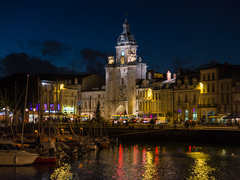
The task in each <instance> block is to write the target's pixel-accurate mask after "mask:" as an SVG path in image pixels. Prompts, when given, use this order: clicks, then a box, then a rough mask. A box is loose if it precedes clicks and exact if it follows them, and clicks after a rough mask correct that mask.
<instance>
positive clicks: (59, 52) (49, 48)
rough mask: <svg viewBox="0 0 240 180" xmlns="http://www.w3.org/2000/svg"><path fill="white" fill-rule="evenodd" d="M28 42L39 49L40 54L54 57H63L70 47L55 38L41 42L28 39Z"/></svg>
mask: <svg viewBox="0 0 240 180" xmlns="http://www.w3.org/2000/svg"><path fill="white" fill-rule="evenodd" d="M28 44H29V45H30V46H32V47H33V48H35V49H36V50H40V52H41V55H42V56H51V57H54V58H60V57H65V53H66V52H67V51H69V50H70V49H71V47H70V46H69V45H67V44H66V43H62V42H58V41H55V40H46V41H43V42H42V41H38V40H30V41H29V42H28Z"/></svg>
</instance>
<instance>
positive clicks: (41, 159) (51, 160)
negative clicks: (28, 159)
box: [33, 156, 57, 164]
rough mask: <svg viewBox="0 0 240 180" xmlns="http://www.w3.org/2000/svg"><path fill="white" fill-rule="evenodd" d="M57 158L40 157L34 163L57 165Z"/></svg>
mask: <svg viewBox="0 0 240 180" xmlns="http://www.w3.org/2000/svg"><path fill="white" fill-rule="evenodd" d="M56 162H57V158H56V157H46V156H38V157H37V158H36V159H35V161H34V162H33V163H34V164H45V163H46V164H49V163H56Z"/></svg>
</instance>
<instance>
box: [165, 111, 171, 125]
mask: <svg viewBox="0 0 240 180" xmlns="http://www.w3.org/2000/svg"><path fill="white" fill-rule="evenodd" d="M172 116H173V113H172V112H171V111H168V112H167V113H166V119H167V120H168V122H170V119H171V117H172Z"/></svg>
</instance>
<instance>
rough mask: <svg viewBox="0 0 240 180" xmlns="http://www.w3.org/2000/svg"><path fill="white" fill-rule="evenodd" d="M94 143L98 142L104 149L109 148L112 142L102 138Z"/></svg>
mask: <svg viewBox="0 0 240 180" xmlns="http://www.w3.org/2000/svg"><path fill="white" fill-rule="evenodd" d="M94 141H96V142H98V143H99V144H100V145H101V146H102V148H108V146H109V144H110V141H109V139H108V138H107V137H100V138H96V139H94Z"/></svg>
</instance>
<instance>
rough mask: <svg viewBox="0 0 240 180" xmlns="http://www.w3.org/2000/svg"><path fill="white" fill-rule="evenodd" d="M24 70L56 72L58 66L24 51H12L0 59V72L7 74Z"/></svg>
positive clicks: (27, 71) (34, 72)
mask: <svg viewBox="0 0 240 180" xmlns="http://www.w3.org/2000/svg"><path fill="white" fill-rule="evenodd" d="M18 72H26V73H30V74H36V73H58V72H59V71H58V68H57V67H56V66H55V65H53V64H52V63H51V62H49V61H48V60H42V59H40V58H38V57H30V56H29V55H28V54H26V53H12V54H9V55H7V56H5V57H4V58H1V59H0V74H1V76H3V77H4V76H7V75H10V74H14V73H18Z"/></svg>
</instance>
